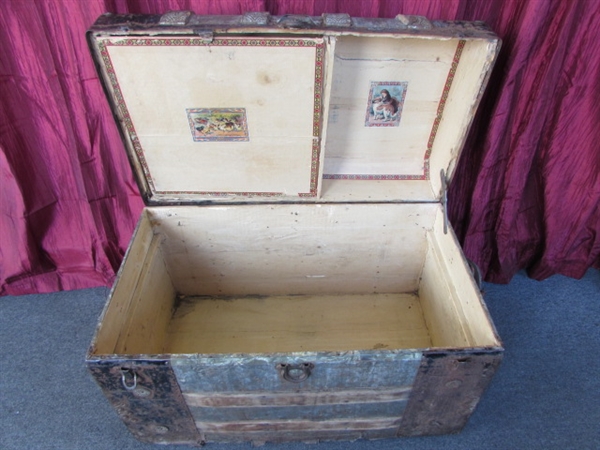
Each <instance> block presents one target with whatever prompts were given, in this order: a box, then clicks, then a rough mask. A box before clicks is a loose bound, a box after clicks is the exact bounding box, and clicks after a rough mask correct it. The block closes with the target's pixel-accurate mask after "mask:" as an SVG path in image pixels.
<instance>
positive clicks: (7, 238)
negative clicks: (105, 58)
mask: <svg viewBox="0 0 600 450" xmlns="http://www.w3.org/2000/svg"><path fill="white" fill-rule="evenodd" d="M174 9H187V10H192V11H194V12H195V13H197V14H240V13H243V12H246V11H269V12H270V13H271V14H274V15H281V14H310V15H320V14H321V13H323V12H331V13H335V12H345V13H349V14H351V15H353V16H361V17H394V16H396V15H397V14H415V15H424V16H427V17H428V18H430V19H431V20H483V21H485V22H487V23H488V24H489V25H490V26H491V27H492V29H494V31H496V32H497V33H498V34H499V35H500V37H501V38H502V39H503V41H504V44H503V48H502V51H501V54H500V57H499V61H498V64H497V66H496V69H495V71H494V73H493V75H492V78H491V81H490V85H489V88H488V91H487V93H486V95H485V97H484V99H483V102H482V107H481V109H480V111H479V113H478V115H477V117H476V121H475V126H474V128H473V130H472V132H471V134H470V136H469V139H468V143H467V146H466V148H465V150H464V153H463V158H462V159H461V162H460V164H459V167H458V169H457V173H456V176H455V177H454V180H453V183H452V186H451V191H450V202H451V209H450V217H451V221H452V223H453V225H454V227H455V230H456V232H457V235H458V237H459V239H460V241H461V243H462V244H463V246H464V249H465V252H466V254H467V256H468V257H469V258H471V259H472V260H474V261H475V262H476V263H477V264H478V265H479V266H480V267H481V269H482V272H483V273H484V275H485V278H486V279H487V280H488V281H493V282H508V281H509V280H510V279H511V277H512V276H513V275H514V274H515V273H516V272H517V271H519V270H521V269H527V270H528V273H529V275H530V276H532V277H534V278H537V279H543V278H545V277H548V276H550V275H552V274H555V273H561V274H564V275H567V276H570V277H576V278H578V277H581V276H583V274H584V272H585V271H586V270H587V269H588V268H589V267H597V268H600V148H599V146H600V89H599V87H598V85H599V83H600V56H599V55H600V52H599V50H598V45H599V44H598V43H599V42H600V2H599V1H596V0H529V1H527V0H397V1H394V0H388V1H384V0H380V1H376V0H372V1H366V0H356V1H336V0H323V1H319V0H311V1H302V0H287V1H286V0H240V1H233V0H223V1H217V0H213V1H203V0H157V1H152V0H4V1H3V2H2V7H1V11H0V171H1V178H0V183H1V185H0V199H1V201H0V208H1V210H0V282H1V288H0V289H1V290H0V294H4V295H6V294H12V295H18V294H27V293H38V292H50V291H56V290H63V289H64V290H70V289H78V288H85V287H92V286H100V285H108V284H110V283H111V282H112V281H113V280H114V277H115V273H116V271H117V269H118V267H119V264H120V262H121V259H122V257H123V254H124V252H125V249H126V247H127V244H128V242H129V239H130V238H131V234H132V231H133V228H134V226H135V223H136V220H137V218H138V216H139V213H140V211H141V209H142V207H143V203H142V201H141V198H140V196H139V193H138V190H137V187H136V184H135V182H134V180H133V177H132V174H131V170H130V168H129V164H128V162H127V158H126V156H125V151H124V148H123V145H122V143H121V140H120V137H119V133H118V131H117V128H116V126H115V124H114V122H113V119H112V116H111V113H110V111H109V108H108V105H107V102H106V100H105V98H104V94H103V92H102V89H101V86H100V83H99V81H98V78H97V76H96V73H95V70H94V67H93V63H92V60H91V58H90V56H89V52H88V49H87V46H86V42H85V31H86V29H87V28H88V27H89V26H90V25H91V24H92V23H93V22H94V21H95V19H96V18H97V17H98V16H99V15H100V14H102V13H104V12H107V11H108V12H114V13H152V14H159V13H164V12H166V11H169V10H174Z"/></svg>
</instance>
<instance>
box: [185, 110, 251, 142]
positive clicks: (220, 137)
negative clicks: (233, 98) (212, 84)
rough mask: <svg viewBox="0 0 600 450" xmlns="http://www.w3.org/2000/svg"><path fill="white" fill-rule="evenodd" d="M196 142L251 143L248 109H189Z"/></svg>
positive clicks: (188, 113) (191, 129)
mask: <svg viewBox="0 0 600 450" xmlns="http://www.w3.org/2000/svg"><path fill="white" fill-rule="evenodd" d="M185 112H186V114H187V118H188V123H189V124H190V131H191V132H192V138H193V139H194V142H222V141H225V142H242V141H249V140H250V138H249V136H248V124H247V119H246V108H188V109H186V110H185Z"/></svg>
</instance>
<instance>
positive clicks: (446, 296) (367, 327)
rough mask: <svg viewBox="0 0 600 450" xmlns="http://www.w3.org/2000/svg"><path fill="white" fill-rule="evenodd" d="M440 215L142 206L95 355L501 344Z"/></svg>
mask: <svg viewBox="0 0 600 450" xmlns="http://www.w3.org/2000/svg"><path fill="white" fill-rule="evenodd" d="M467 270H468V269H467V268H466V262H465V260H464V257H463V256H462V254H461V252H460V249H459V246H458V243H457V242H456V238H455V237H454V235H453V234H452V232H450V233H449V234H444V233H443V214H442V211H441V207H440V205H439V204H433V203H432V204H423V203H421V204H379V205H378V204H360V205H343V204H328V205H308V204H304V205H297V204H290V205H285V204H278V205H235V206H202V207H191V206H190V207H183V206H182V207H161V208H147V209H146V210H145V212H144V213H143V215H142V219H141V222H140V225H139V226H138V229H137V231H136V234H135V236H134V238H133V243H132V245H131V248H130V250H129V253H128V255H127V257H126V260H125V263H124V266H123V269H122V270H121V273H120V279H119V281H118V282H117V283H116V285H115V288H114V289H113V292H112V294H111V298H110V301H109V303H108V306H107V308H106V311H105V312H104V315H103V321H102V323H101V325H100V327H99V330H98V334H97V337H96V339H95V344H94V345H95V347H94V349H93V352H92V353H93V354H161V353H244V352H250V353H261V352H300V351H347V350H360V349H408V348H410V349H412V348H429V347H443V348H461V347H465V348H466V347H486V346H495V345H499V341H498V339H497V336H496V334H495V331H494V329H493V325H492V324H491V322H490V320H489V317H488V315H487V312H486V309H485V305H484V304H483V302H482V300H481V297H480V295H479V293H478V291H477V288H476V286H475V285H474V284H473V281H472V280H471V278H470V276H469V275H468V272H467Z"/></svg>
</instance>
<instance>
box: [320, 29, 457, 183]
mask: <svg viewBox="0 0 600 450" xmlns="http://www.w3.org/2000/svg"><path fill="white" fill-rule="evenodd" d="M466 43H467V41H465V40H462V39H461V40H459V41H458V45H457V46H456V51H455V52H454V57H453V59H452V64H451V66H450V71H449V72H448V76H447V77H446V83H445V84H444V89H443V91H442V96H441V97H440V102H439V103H438V109H437V114H436V116H435V120H434V121H433V126H432V127H431V133H430V134H429V139H428V141H427V149H426V150H425V156H424V164H423V174H422V175H397V174H386V175H362V174H324V175H323V178H324V179H326V180H428V179H429V175H430V174H429V158H430V157H431V149H432V148H433V142H434V141H435V136H436V134H437V131H438V128H439V126H440V122H441V120H442V115H443V113H444V108H445V106H446V101H447V100H448V93H449V92H450V88H451V87H452V82H453V81H454V75H455V74H456V68H457V67H458V63H459V62H460V57H461V56H462V52H463V49H464V47H465V44H466Z"/></svg>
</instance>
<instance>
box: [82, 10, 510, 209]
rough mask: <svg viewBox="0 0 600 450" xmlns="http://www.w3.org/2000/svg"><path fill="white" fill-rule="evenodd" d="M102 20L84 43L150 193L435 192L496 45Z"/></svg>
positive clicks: (373, 196) (187, 197)
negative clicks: (108, 24)
mask: <svg viewBox="0 0 600 450" xmlns="http://www.w3.org/2000/svg"><path fill="white" fill-rule="evenodd" d="M198 17H201V16H198ZM373 20H375V19H373ZM213 21H214V19H213ZM349 28H351V27H349ZM110 31H111V30H110V29H109V30H106V29H104V30H102V31H101V32H94V33H92V34H90V36H91V39H90V43H91V48H92V50H93V53H94V56H95V58H96V61H97V63H98V68H99V72H100V74H101V76H102V78H103V82H104V85H105V89H106V91H107V94H108V96H109V99H110V101H111V103H112V106H113V110H114V112H115V116H116V117H117V119H118V120H119V122H120V125H121V131H122V134H123V136H124V142H125V145H126V147H127V150H128V153H129V156H130V159H131V161H132V165H133V167H134V170H135V172H136V176H137V177H138V182H139V185H140V188H141V190H142V193H143V195H144V197H145V199H146V201H147V202H148V203H154V204H163V203H164V204H168V203H195V202H205V201H210V202H232V201H234V202H235V201H237V202H239V201H244V202H254V201H258V202H264V201H269V202H273V201H275V202H276V201H286V202H289V201H298V202H306V201H308V202H316V201H333V202H335V201H436V200H438V199H439V196H440V187H441V179H440V171H441V170H442V169H443V170H444V171H445V173H446V174H448V176H449V177H450V176H451V175H452V173H453V170H454V167H455V165H456V161H457V159H458V156H459V154H460V150H461V148H462V146H463V144H464V139H465V137H466V133H467V131H468V128H469V125H470V123H471V120H472V118H473V115H474V113H475V108H476V106H477V103H478V101H479V98H480V96H481V92H482V89H483V86H484V85H485V82H486V80H487V77H488V74H489V71H490V70H491V67H492V65H493V62H494V59H495V56H496V54H497V51H498V47H499V41H498V40H497V39H493V38H490V35H489V33H486V34H485V35H484V36H483V37H477V36H475V37H473V36H470V37H463V36H456V37H453V36H448V32H447V31H446V35H444V36H441V37H440V36H437V35H435V33H433V34H423V33H417V34H415V33H414V32H409V31H396V32H393V33H391V32H384V33H373V32H368V31H357V30H352V29H344V28H342V27H336V28H334V29H331V30H328V29H315V30H306V29H303V30H301V31H293V32H290V31H289V30H288V31H287V32H286V33H285V34H282V30H276V31H278V32H275V31H274V30H268V31H269V33H267V32H265V29H260V30H254V32H251V31H249V30H248V29H239V30H237V31H236V29H228V30H227V32H226V33H225V32H224V33H222V34H217V33H215V34H211V36H210V38H208V39H207V38H205V37H201V36H198V35H195V34H193V33H192V31H191V30H179V31H180V33H178V34H174V33H173V29H170V30H169V33H164V34H160V33H157V32H153V33H148V34H147V35H144V33H140V31H139V30H137V31H136V32H134V33H123V31H122V30H121V31H120V32H119V33H116V34H111V32H110ZM258 31H260V34H259V33H258ZM242 32H243V34H242Z"/></svg>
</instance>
